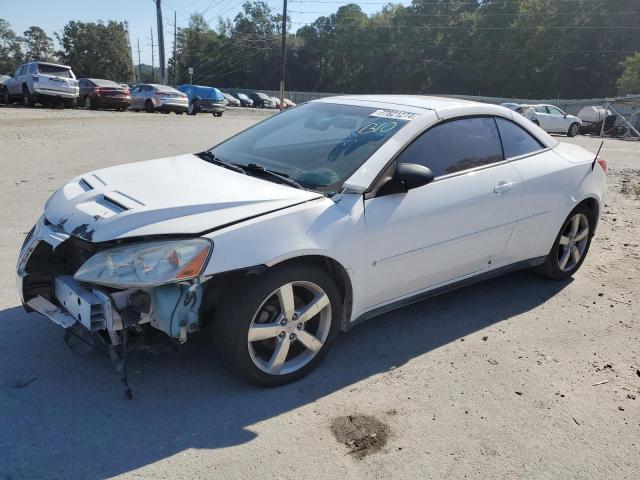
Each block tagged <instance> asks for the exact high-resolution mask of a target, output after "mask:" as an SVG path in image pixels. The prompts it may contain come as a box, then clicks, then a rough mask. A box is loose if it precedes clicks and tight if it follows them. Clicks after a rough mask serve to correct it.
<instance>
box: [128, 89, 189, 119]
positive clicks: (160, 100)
mask: <svg viewBox="0 0 640 480" xmlns="http://www.w3.org/2000/svg"><path fill="white" fill-rule="evenodd" d="M129 108H130V109H131V110H145V111H147V112H149V113H153V112H156V111H158V112H162V113H169V112H175V113H177V114H178V115H182V114H183V113H184V112H186V111H187V109H188V108H189V98H188V97H187V96H186V95H185V94H184V93H182V92H179V91H178V90H176V89H175V88H172V87H168V86H166V85H157V84H154V83H145V84H141V85H136V86H135V87H134V88H133V89H132V90H131V106H130V107H129Z"/></svg>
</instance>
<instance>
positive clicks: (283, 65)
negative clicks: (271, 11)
mask: <svg viewBox="0 0 640 480" xmlns="http://www.w3.org/2000/svg"><path fill="white" fill-rule="evenodd" d="M281 55H282V56H281V58H280V111H282V110H284V76H285V69H286V62H287V0H284V2H283V4H282V53H281Z"/></svg>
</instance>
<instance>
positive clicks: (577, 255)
mask: <svg viewBox="0 0 640 480" xmlns="http://www.w3.org/2000/svg"><path fill="white" fill-rule="evenodd" d="M588 241H589V219H588V218H587V216H586V215H585V214H584V213H576V214H575V215H574V216H573V217H571V219H570V220H569V221H568V222H567V225H566V226H565V228H564V231H563V232H562V235H560V239H559V246H558V267H560V270H562V271H563V272H568V271H570V270H573V269H574V268H575V267H576V265H578V263H579V262H580V259H581V258H582V256H583V255H584V253H585V250H586V249H587V243H588Z"/></svg>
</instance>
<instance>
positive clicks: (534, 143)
mask: <svg viewBox="0 0 640 480" xmlns="http://www.w3.org/2000/svg"><path fill="white" fill-rule="evenodd" d="M496 122H498V129H499V130H500V137H501V138H502V147H503V148H504V156H505V158H513V157H517V156H520V155H526V154H527V153H531V152H535V151H538V150H542V149H544V145H542V144H541V143H540V142H539V141H538V140H536V139H535V138H534V137H533V136H532V135H531V134H530V133H529V132H527V131H526V130H525V129H524V128H522V127H521V126H520V125H516V124H515V123H513V122H512V121H510V120H505V119H504V118H496Z"/></svg>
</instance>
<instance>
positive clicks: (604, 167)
mask: <svg viewBox="0 0 640 480" xmlns="http://www.w3.org/2000/svg"><path fill="white" fill-rule="evenodd" d="M598 165H600V166H601V167H602V170H604V174H605V175H606V174H608V173H609V167H608V165H607V161H606V160H604V159H602V158H598Z"/></svg>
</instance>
